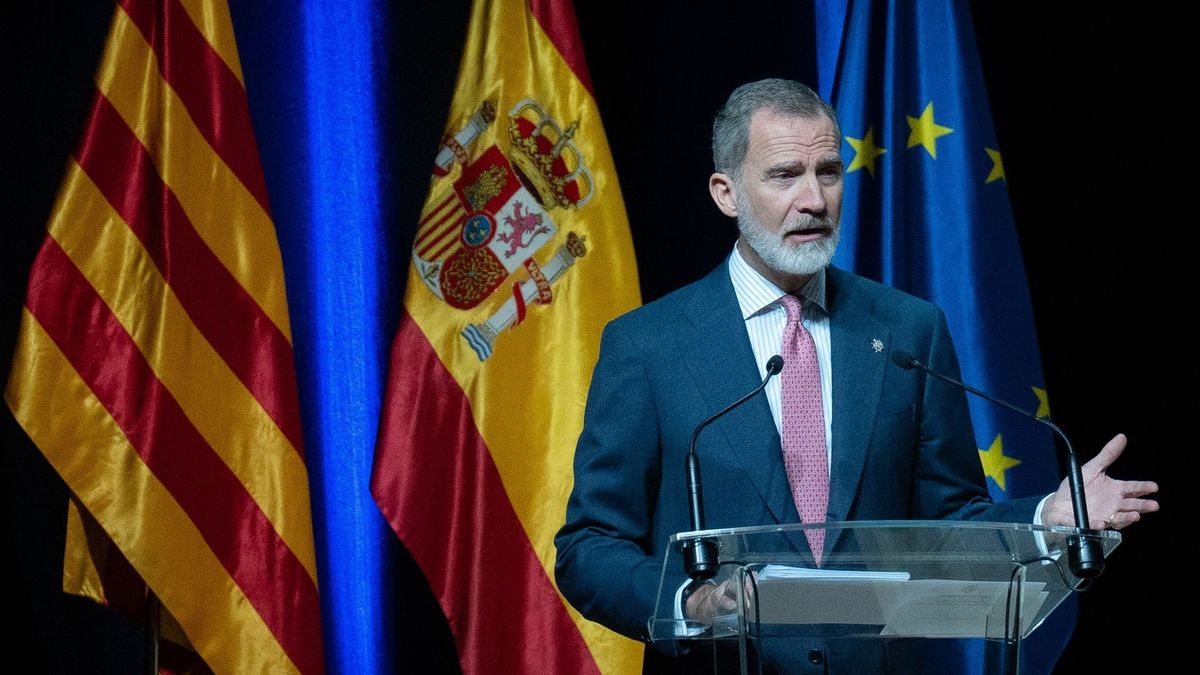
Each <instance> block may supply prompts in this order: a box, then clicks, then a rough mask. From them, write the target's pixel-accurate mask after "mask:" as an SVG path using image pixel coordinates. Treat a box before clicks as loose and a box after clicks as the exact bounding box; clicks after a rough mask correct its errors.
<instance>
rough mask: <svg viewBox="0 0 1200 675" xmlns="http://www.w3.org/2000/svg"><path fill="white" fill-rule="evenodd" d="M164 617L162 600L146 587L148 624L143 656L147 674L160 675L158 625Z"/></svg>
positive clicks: (146, 616)
mask: <svg viewBox="0 0 1200 675" xmlns="http://www.w3.org/2000/svg"><path fill="white" fill-rule="evenodd" d="M161 617H162V602H160V601H159V599H158V596H157V595H155V594H154V591H151V590H150V589H148V588H147V589H146V613H145V618H146V625H145V630H144V632H143V636H144V639H145V641H146V642H145V644H144V645H143V646H142V657H143V662H144V664H145V667H146V674H147V675H158V625H159V619H160V618H161Z"/></svg>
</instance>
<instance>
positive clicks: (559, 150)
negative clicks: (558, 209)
mask: <svg viewBox="0 0 1200 675" xmlns="http://www.w3.org/2000/svg"><path fill="white" fill-rule="evenodd" d="M578 128H579V121H578V120H576V121H573V122H571V123H570V124H568V125H567V128H566V129H563V128H562V127H560V126H559V125H558V123H557V122H555V121H554V119H553V118H552V117H550V115H548V114H547V113H546V111H545V110H543V109H542V107H541V106H540V105H538V103H537V101H534V100H533V99H528V98H527V99H525V100H523V101H521V102H520V103H518V104H517V105H516V106H514V107H513V109H512V111H511V112H510V113H509V114H508V138H509V141H511V143H512V149H513V152H511V153H509V159H510V160H512V163H513V168H514V169H516V170H517V172H518V175H519V177H520V178H521V182H522V183H524V184H525V185H526V186H527V187H529V188H530V190H531V191H532V192H533V193H535V194H536V195H537V196H538V197H539V199H540V200H541V202H542V204H543V205H545V206H547V207H550V208H553V207H554V206H564V207H573V208H579V207H580V206H583V205H584V204H587V203H588V200H590V199H591V198H592V174H591V173H590V172H589V171H588V169H587V166H586V165H585V164H584V163H583V154H582V153H581V152H580V151H579V146H577V145H575V142H574V140H572V139H573V137H574V136H575V131H576V130H577V129H578Z"/></svg>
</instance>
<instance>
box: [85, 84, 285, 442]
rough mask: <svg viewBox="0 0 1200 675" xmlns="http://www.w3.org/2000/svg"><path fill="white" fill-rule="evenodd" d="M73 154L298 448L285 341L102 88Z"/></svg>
mask: <svg viewBox="0 0 1200 675" xmlns="http://www.w3.org/2000/svg"><path fill="white" fill-rule="evenodd" d="M78 158H79V164H80V166H81V167H83V170H84V171H85V172H86V173H87V174H88V176H89V177H90V178H91V179H92V180H93V181H94V182H95V183H96V185H97V187H98V188H99V189H100V192H101V193H103V194H104V196H105V198H107V199H108V201H109V202H110V203H111V204H112V206H113V208H114V209H116V211H117V213H118V214H120V216H121V218H123V219H124V220H125V222H126V223H128V224H129V227H130V229H132V230H133V232H134V234H136V235H137V237H138V239H140V240H141V242H142V244H143V245H144V246H145V247H146V250H147V251H148V252H149V253H150V256H151V258H152V259H153V260H154V262H155V264H156V265H158V269H159V271H160V272H161V273H162V275H163V277H164V278H166V280H167V283H169V284H170V285H171V289H172V290H173V291H174V292H175V295H176V296H177V297H178V298H179V302H180V303H181V304H182V305H183V307H184V309H185V310H187V313H188V315H189V316H190V317H191V319H192V322H193V323H195V325H196V327H197V328H198V329H199V330H200V332H201V333H203V334H204V337H205V338H206V339H207V340H208V341H209V343H211V344H212V346H213V349H215V350H216V351H217V353H218V354H220V355H221V358H223V359H224V360H225V362H226V363H227V364H229V369H230V370H231V371H233V373H234V374H235V375H237V377H238V379H239V380H241V381H242V383H243V384H244V385H246V388H247V389H249V390H250V393H251V394H253V395H254V398H256V399H258V402H259V403H260V404H261V405H262V407H263V409H264V410H266V412H267V414H268V415H269V416H270V417H271V419H272V420H274V421H275V423H276V424H277V425H279V428H280V430H282V431H283V434H284V435H285V436H286V437H287V439H288V440H289V441H290V442H291V444H292V446H293V447H295V448H296V451H297V452H299V453H300V454H301V456H303V454H304V442H303V436H302V435H301V431H300V413H299V405H300V404H299V399H298V397H297V393H296V391H297V389H296V371H295V364H294V362H293V357H292V346H291V344H290V343H289V342H288V340H287V337H286V336H284V334H283V332H282V331H280V330H279V327H278V326H276V325H275V323H274V322H273V321H271V319H270V317H268V316H267V315H266V314H265V313H264V312H263V311H262V308H261V307H259V306H258V303H257V302H255V301H254V298H252V297H250V294H249V293H247V292H246V289H244V288H242V286H241V284H240V283H238V281H237V279H235V278H234V277H233V275H232V274H230V272H229V270H228V268H226V267H225V265H224V264H223V263H222V262H221V261H220V259H219V258H217V256H216V255H215V254H214V253H213V252H212V250H211V249H209V248H208V245H207V244H205V243H204V240H203V239H201V238H200V235H199V233H197V232H196V229H195V228H194V227H193V226H192V223H191V221H190V220H188V217H187V214H185V213H184V212H183V208H182V207H181V206H180V204H179V200H178V198H176V197H175V194H174V193H173V192H171V189H170V188H169V187H168V186H167V185H166V184H165V183H163V182H162V179H161V178H160V177H159V175H158V173H156V169H155V166H154V163H153V162H152V161H151V160H150V154H149V152H148V151H147V150H146V148H145V147H144V146H143V145H142V143H141V141H139V140H138V138H137V136H135V135H134V133H133V130H131V129H130V128H129V126H128V125H126V124H125V121H124V120H123V119H121V116H120V115H119V114H118V113H117V111H116V109H115V108H113V106H112V104H111V103H110V102H109V101H108V99H106V98H104V96H103V95H102V94H99V93H98V94H97V96H96V100H95V104H94V106H93V108H92V113H91V117H90V119H89V120H88V127H87V129H85V130H84V137H83V141H82V142H81V143H80V148H79V152H78Z"/></svg>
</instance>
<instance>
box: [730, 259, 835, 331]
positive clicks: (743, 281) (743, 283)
mask: <svg viewBox="0 0 1200 675" xmlns="http://www.w3.org/2000/svg"><path fill="white" fill-rule="evenodd" d="M729 278H730V279H731V280H732V281H733V292H734V295H736V296H737V301H738V306H739V307H740V308H741V310H742V318H743V319H749V318H750V317H752V316H754V315H756V314H762V313H764V312H767V311H770V310H773V309H775V307H777V306H779V298H781V297H783V296H784V295H786V293H784V292H783V290H781V289H780V288H779V287H778V286H776V285H775V284H773V283H771V282H770V281H769V280H768V279H767V278H766V277H764V276H763V275H761V274H759V273H758V270H756V269H754V268H753V267H751V266H750V263H748V262H746V259H745V258H743V257H742V252H741V251H739V250H738V247H737V245H736V244H734V247H733V253H732V254H731V255H730V256H729ZM799 295H800V298H801V302H802V303H803V305H804V309H805V311H808V310H809V309H811V308H812V307H816V308H817V309H819V310H820V311H821V313H823V314H824V313H827V312H826V309H825V269H824V268H822V269H821V270H820V271H819V272H817V273H816V274H814V275H812V278H811V279H809V280H808V283H807V284H805V285H804V288H802V289H800V293H799ZM806 316H807V315H806Z"/></svg>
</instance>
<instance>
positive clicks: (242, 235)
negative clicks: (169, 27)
mask: <svg viewBox="0 0 1200 675" xmlns="http://www.w3.org/2000/svg"><path fill="white" fill-rule="evenodd" d="M96 83H97V86H98V87H99V88H100V91H101V92H103V93H104V95H105V96H106V97H107V98H108V100H109V101H110V102H112V104H113V107H115V108H116V109H117V112H119V113H120V115H121V117H122V119H124V120H125V123H126V124H128V125H129V127H130V128H131V129H133V132H134V133H135V134H136V135H137V137H138V139H139V140H141V142H142V145H144V146H146V148H147V149H148V150H149V151H150V157H151V159H152V160H153V162H154V165H155V167H157V169H158V174H159V175H160V176H162V179H163V181H165V182H166V183H167V185H169V186H170V187H171V191H172V192H173V193H174V194H175V196H176V197H177V198H178V199H179V203H180V204H181V205H182V207H183V210H184V212H185V213H187V215H188V219H189V220H190V221H191V223H192V225H193V226H194V227H195V228H196V231H197V232H198V233H199V234H200V237H201V238H202V239H203V240H204V242H205V243H206V244H208V247H209V248H210V249H212V251H213V253H215V254H216V256H217V257H218V258H220V260H221V262H222V263H224V264H225V267H226V268H227V269H228V270H229V271H230V273H232V274H233V276H234V278H236V279H237V281H238V283H239V284H241V286H242V287H243V288H245V289H246V291H247V292H248V293H249V294H250V296H251V297H253V298H254V300H255V301H256V302H257V303H258V304H259V306H260V307H262V308H263V311H264V312H266V314H267V316H269V317H270V318H271V321H273V322H274V323H275V325H276V326H278V327H279V330H281V331H282V332H283V334H284V335H285V336H286V337H287V339H288V341H289V342H290V341H291V327H290V324H289V322H288V313H287V295H286V292H285V289H284V284H283V272H282V270H283V259H282V257H281V256H280V253H279V243H278V241H277V240H276V238H275V226H274V224H273V223H272V222H271V217H270V216H269V215H268V214H267V212H266V211H264V210H263V208H262V207H261V206H260V205H259V203H258V202H257V201H256V200H255V199H254V197H253V196H252V195H251V194H250V192H249V191H247V190H246V187H245V186H244V185H243V184H242V182H241V181H240V180H238V178H237V176H235V175H234V173H233V172H232V171H230V169H229V167H228V166H227V165H226V164H225V163H224V162H223V161H222V160H221V158H220V157H219V156H218V155H217V154H216V152H214V151H213V149H212V146H210V145H209V144H208V141H207V140H205V138H204V136H203V135H201V134H200V131H199V130H198V129H197V128H196V125H195V124H194V123H193V122H192V118H191V117H190V116H189V114H188V111H187V108H186V107H184V104H183V102H182V101H180V100H179V97H178V96H176V95H175V92H174V90H172V89H171V87H170V85H168V84H167V83H166V82H165V81H163V79H162V78H161V77H160V74H159V70H158V59H157V58H156V57H155V55H154V51H153V50H152V49H151V47H150V45H149V44H147V43H146V40H145V38H144V36H143V35H142V34H141V32H139V31H138V29H137V26H136V25H134V23H133V21H132V20H131V19H130V18H129V16H128V15H127V14H125V12H124V11H119V12H117V15H116V17H115V18H114V19H113V29H112V33H111V37H110V39H109V44H108V48H107V53H106V56H105V59H104V62H103V63H102V64H101V65H100V71H99V73H98V74H97V76H96Z"/></svg>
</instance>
